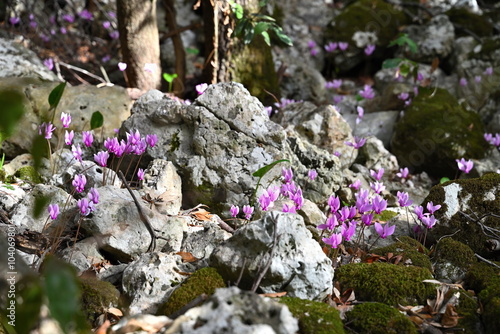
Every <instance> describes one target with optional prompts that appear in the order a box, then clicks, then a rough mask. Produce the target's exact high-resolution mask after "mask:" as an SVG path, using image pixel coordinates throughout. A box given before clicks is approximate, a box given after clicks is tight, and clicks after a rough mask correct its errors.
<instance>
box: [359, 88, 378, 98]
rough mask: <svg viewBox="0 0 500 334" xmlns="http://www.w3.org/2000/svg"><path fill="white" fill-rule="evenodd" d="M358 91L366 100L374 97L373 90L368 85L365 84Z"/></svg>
mask: <svg viewBox="0 0 500 334" xmlns="http://www.w3.org/2000/svg"><path fill="white" fill-rule="evenodd" d="M358 93H359V95H361V97H362V98H365V99H367V100H371V99H373V98H374V97H375V91H374V90H373V88H372V87H371V86H370V85H365V86H364V87H363V90H360V91H359V92H358Z"/></svg>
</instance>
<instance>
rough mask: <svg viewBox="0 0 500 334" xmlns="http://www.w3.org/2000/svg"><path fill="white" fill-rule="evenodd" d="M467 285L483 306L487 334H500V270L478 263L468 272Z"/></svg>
mask: <svg viewBox="0 0 500 334" xmlns="http://www.w3.org/2000/svg"><path fill="white" fill-rule="evenodd" d="M498 264H499V263H497V265H498ZM465 283H466V287H467V288H469V289H473V290H474V291H475V292H476V294H477V296H478V298H479V302H480V303H481V304H482V306H483V314H482V323H483V325H484V327H485V333H487V334H490V333H491V334H494V333H500V270H499V269H498V268H494V267H493V266H491V265H489V264H487V263H484V262H478V263H476V264H474V265H473V266H472V267H471V269H469V271H468V272H467V275H466V277H465Z"/></svg>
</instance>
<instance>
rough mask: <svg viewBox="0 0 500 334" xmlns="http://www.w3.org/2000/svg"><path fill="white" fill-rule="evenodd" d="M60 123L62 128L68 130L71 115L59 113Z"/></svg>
mask: <svg viewBox="0 0 500 334" xmlns="http://www.w3.org/2000/svg"><path fill="white" fill-rule="evenodd" d="M61 122H62V125H63V128H68V127H69V125H70V123H71V115H70V114H66V113H65V112H62V113H61Z"/></svg>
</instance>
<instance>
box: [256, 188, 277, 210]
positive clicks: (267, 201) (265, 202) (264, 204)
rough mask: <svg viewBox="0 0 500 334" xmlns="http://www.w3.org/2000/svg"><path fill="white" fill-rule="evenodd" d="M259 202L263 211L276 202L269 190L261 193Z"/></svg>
mask: <svg viewBox="0 0 500 334" xmlns="http://www.w3.org/2000/svg"><path fill="white" fill-rule="evenodd" d="M259 204H260V208H261V210H262V211H267V210H269V208H270V207H272V206H273V204H274V203H273V201H271V197H270V196H269V194H268V192H267V190H264V192H263V193H262V195H260V197H259Z"/></svg>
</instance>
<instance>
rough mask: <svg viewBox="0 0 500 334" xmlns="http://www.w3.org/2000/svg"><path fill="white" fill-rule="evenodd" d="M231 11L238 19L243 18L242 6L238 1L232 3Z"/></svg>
mask: <svg viewBox="0 0 500 334" xmlns="http://www.w3.org/2000/svg"><path fill="white" fill-rule="evenodd" d="M232 9H233V13H234V15H235V16H236V18H237V19H238V20H241V19H242V18H243V7H242V6H241V5H240V4H238V3H233V4H232Z"/></svg>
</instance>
